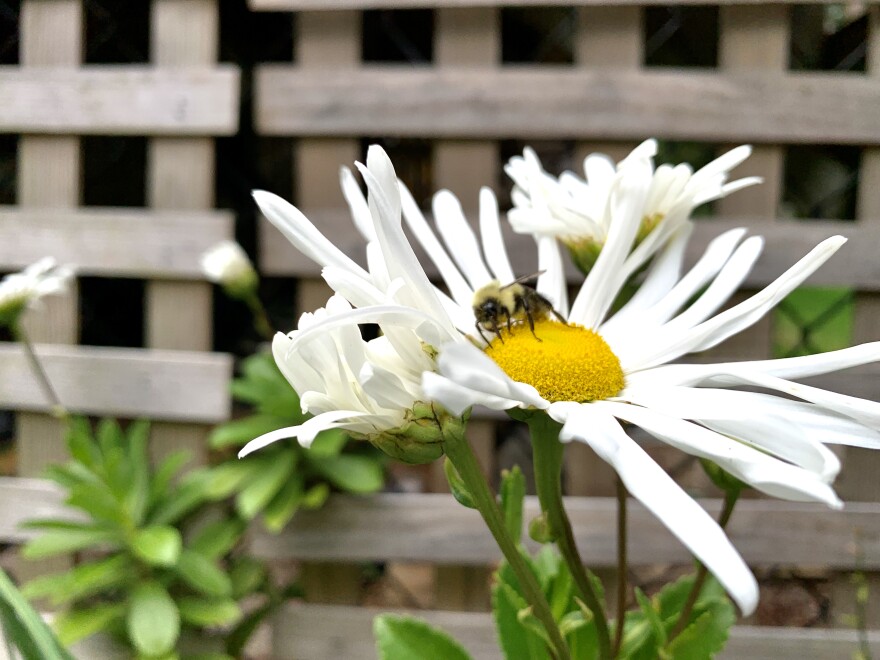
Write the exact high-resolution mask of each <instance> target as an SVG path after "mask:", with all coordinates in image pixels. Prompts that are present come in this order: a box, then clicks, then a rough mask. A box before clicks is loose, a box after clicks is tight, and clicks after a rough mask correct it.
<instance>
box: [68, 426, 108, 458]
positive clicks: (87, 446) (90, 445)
mask: <svg viewBox="0 0 880 660" xmlns="http://www.w3.org/2000/svg"><path fill="white" fill-rule="evenodd" d="M67 449H68V450H69V451H70V455H71V456H72V457H73V459H74V460H75V461H79V462H80V463H81V464H82V465H83V466H85V467H87V468H89V469H92V470H93V469H95V468H96V467H97V466H98V465H100V464H101V451H100V450H99V449H98V445H97V444H96V443H95V441H94V440H93V438H92V426H91V424H89V421H88V419H86V418H85V417H79V416H74V417H71V419H70V423H69V424H68V429H67Z"/></svg>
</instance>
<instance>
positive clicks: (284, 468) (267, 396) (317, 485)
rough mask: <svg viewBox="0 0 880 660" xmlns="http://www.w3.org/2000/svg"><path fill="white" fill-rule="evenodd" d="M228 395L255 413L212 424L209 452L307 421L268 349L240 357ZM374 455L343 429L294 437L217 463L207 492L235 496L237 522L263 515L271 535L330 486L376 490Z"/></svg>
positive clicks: (379, 480) (379, 469) (379, 472)
mask: <svg viewBox="0 0 880 660" xmlns="http://www.w3.org/2000/svg"><path fill="white" fill-rule="evenodd" d="M232 394H233V397H234V398H235V399H237V400H238V401H241V402H243V403H247V404H250V405H251V406H253V408H254V413H253V414H252V415H250V416H248V417H244V418H242V419H237V420H235V421H232V422H229V423H227V424H223V425H221V426H219V427H217V429H215V431H214V433H213V434H212V435H211V446H212V447H214V448H215V449H227V448H232V447H235V448H238V447H241V446H242V445H244V444H245V443H247V442H249V441H250V440H253V439H254V438H256V437H257V436H260V435H262V434H264V433H268V432H270V431H274V430H276V429H279V428H283V427H288V426H296V425H298V424H302V423H303V422H304V421H305V420H306V419H308V417H307V415H305V414H303V413H302V412H301V407H300V402H299V397H298V396H297V394H296V392H295V391H294V390H293V388H291V386H290V384H289V383H288V382H287V380H286V379H285V378H284V376H283V375H282V374H281V372H280V371H279V370H278V367H277V366H276V365H275V361H274V359H273V358H272V356H271V355H270V354H267V353H264V354H257V355H253V356H251V357H249V358H247V359H246V360H244V362H243V364H242V375H241V377H240V378H237V379H235V380H234V381H233V383H232ZM381 456H382V455H381V454H380V452H378V451H376V450H375V449H373V447H372V446H371V445H369V444H368V443H348V436H347V435H346V434H345V433H343V432H341V431H325V432H323V433H321V434H320V435H318V437H317V438H316V439H315V442H314V443H313V444H312V446H311V448H309V449H305V448H303V447H301V446H300V445H299V444H297V443H296V442H277V443H274V444H272V445H269V446H268V447H266V448H264V449H262V450H260V451H259V452H257V453H256V454H252V455H250V456H247V457H245V458H244V459H242V460H234V461H229V462H227V463H224V464H223V465H221V466H218V468H217V469H216V471H215V473H214V479H213V481H212V482H211V484H210V492H211V496H212V497H215V498H224V497H229V496H232V497H234V498H235V508H236V511H237V512H238V514H239V515H240V516H241V517H242V518H243V519H245V520H251V519H253V518H255V517H256V516H257V515H259V514H262V516H263V523H264V524H265V526H266V528H267V529H268V530H270V531H273V532H277V531H280V530H281V529H282V528H283V527H284V526H285V525H286V524H287V522H288V521H289V520H290V519H291V518H292V517H293V515H294V514H295V513H296V512H297V510H299V509H300V508H306V509H314V508H319V507H320V506H321V505H322V504H323V503H324V501H325V500H326V499H327V496H328V495H329V493H330V490H331V488H333V489H336V490H340V491H344V492H350V493H373V492H376V491H378V490H381V489H382V487H383V485H384V474H383V462H382V457H381Z"/></svg>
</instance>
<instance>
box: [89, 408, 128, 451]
mask: <svg viewBox="0 0 880 660" xmlns="http://www.w3.org/2000/svg"><path fill="white" fill-rule="evenodd" d="M95 437H96V438H97V439H98V446H99V447H101V452H102V453H103V454H104V455H105V456H106V455H107V454H108V453H109V452H110V451H112V450H113V449H124V447H125V436H124V435H123V434H122V429H121V428H120V427H119V422H117V421H116V420H115V419H112V418H110V417H105V418H104V419H102V420H101V421H99V422H98V428H97V429H96V430H95Z"/></svg>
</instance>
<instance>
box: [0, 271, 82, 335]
mask: <svg viewBox="0 0 880 660" xmlns="http://www.w3.org/2000/svg"><path fill="white" fill-rule="evenodd" d="M72 277H73V270H72V269H71V268H70V267H67V266H59V265H58V264H57V263H56V262H55V259H53V258H51V257H45V258H43V259H40V260H39V261H37V262H35V263H33V264H31V265H30V266H28V267H27V268H25V269H24V270H23V271H21V272H19V273H13V274H11V275H7V276H6V277H4V278H3V279H2V280H0V327H3V326H6V327H14V326H15V325H16V324H17V323H18V321H19V319H20V318H21V315H22V314H23V313H24V311H25V310H26V309H28V308H30V307H34V306H36V305H38V304H39V301H40V299H41V298H42V297H43V296H48V295H54V294H63V293H64V292H65V291H66V290H67V286H68V283H69V282H70V280H71V278H72Z"/></svg>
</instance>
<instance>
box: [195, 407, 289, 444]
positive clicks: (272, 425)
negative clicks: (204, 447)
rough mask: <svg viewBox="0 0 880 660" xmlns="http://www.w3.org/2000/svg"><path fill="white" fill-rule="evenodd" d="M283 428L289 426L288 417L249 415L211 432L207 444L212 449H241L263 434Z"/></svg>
mask: <svg viewBox="0 0 880 660" xmlns="http://www.w3.org/2000/svg"><path fill="white" fill-rule="evenodd" d="M285 426H290V418H289V417H279V416H277V415H262V414H261V415H251V416H249V417H244V418H242V419H236V420H234V421H231V422H226V423H225V424H221V425H220V426H218V427H217V428H215V429H214V431H212V433H211V436H210V440H209V442H210V444H211V447H212V448H213V449H225V448H226V447H241V446H243V445H245V444H247V443H248V442H250V441H251V440H253V439H254V438H257V437H259V436H261V435H263V434H264V433H269V432H270V431H275V430H276V429H280V428H283V427H285Z"/></svg>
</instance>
